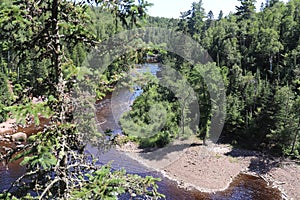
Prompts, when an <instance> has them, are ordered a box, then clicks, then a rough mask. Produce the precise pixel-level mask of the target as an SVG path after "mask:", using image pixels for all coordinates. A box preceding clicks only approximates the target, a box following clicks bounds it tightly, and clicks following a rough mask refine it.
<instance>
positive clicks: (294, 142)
mask: <svg viewBox="0 0 300 200" xmlns="http://www.w3.org/2000/svg"><path fill="white" fill-rule="evenodd" d="M299 133H300V119H299V122H298V127H297V129H296V134H295V137H294V140H293V144H292V150H291V154H292V153H293V152H294V151H295V146H296V143H297V139H298V135H299Z"/></svg>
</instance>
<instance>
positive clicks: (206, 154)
mask: <svg viewBox="0 0 300 200" xmlns="http://www.w3.org/2000/svg"><path fill="white" fill-rule="evenodd" d="M191 144H192V145H191ZM117 149H118V150H120V151H123V152H126V154H127V155H128V156H130V157H131V158H133V159H135V160H137V161H139V162H140V163H142V164H143V165H145V166H147V167H149V168H152V169H154V170H156V171H159V172H161V173H162V174H163V175H164V176H166V177H168V178H170V179H172V180H174V181H177V183H178V185H179V186H180V187H182V188H185V189H197V190H199V191H202V192H216V191H223V190H225V189H227V188H228V187H229V185H230V183H231V182H232V181H233V179H235V178H236V177H237V176H238V175H239V174H241V173H246V174H251V175H254V176H259V177H261V178H263V179H264V180H265V181H266V182H267V183H268V185H269V186H270V187H272V188H278V189H279V190H280V191H281V192H282V198H283V199H300V190H299V188H300V181H299V180H300V166H299V165H297V164H295V163H294V162H289V161H287V160H282V159H279V158H272V157H270V156H267V155H264V154H261V153H259V152H255V151H247V150H241V149H234V148H232V147H230V146H229V145H216V144H209V145H208V146H203V145H202V143H201V142H200V141H195V139H194V140H185V141H176V142H174V143H173V144H172V145H170V146H168V147H165V148H162V149H155V150H148V151H145V150H141V149H138V147H137V145H136V144H134V143H132V142H129V143H126V144H124V145H122V146H121V147H120V146H119V147H118V148H117Z"/></svg>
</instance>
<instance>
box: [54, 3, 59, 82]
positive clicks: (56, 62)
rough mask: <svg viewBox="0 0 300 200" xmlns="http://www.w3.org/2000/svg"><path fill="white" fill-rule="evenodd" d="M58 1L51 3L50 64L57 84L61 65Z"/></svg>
mask: <svg viewBox="0 0 300 200" xmlns="http://www.w3.org/2000/svg"><path fill="white" fill-rule="evenodd" d="M58 12H59V11H58V0H53V2H52V36H53V37H54V42H53V49H54V52H53V57H52V63H53V68H54V76H55V78H54V80H55V83H56V84H58V82H59V76H60V65H61V48H60V36H59V27H58V20H59V19H58Z"/></svg>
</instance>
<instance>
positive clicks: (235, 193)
mask: <svg viewBox="0 0 300 200" xmlns="http://www.w3.org/2000/svg"><path fill="white" fill-rule="evenodd" d="M158 70H159V67H158V64H147V65H144V66H143V67H142V68H141V69H139V70H138V71H140V72H144V71H150V72H151V73H152V74H154V75H155V74H156V73H157V71H158ZM141 93H142V90H141V88H139V87H135V91H129V90H126V89H120V90H119V92H118V97H115V96H114V95H110V96H108V98H106V99H105V100H103V101H102V102H98V104H97V108H98V110H97V118H98V121H99V122H101V123H100V124H101V129H102V130H106V129H111V130H113V131H114V132H115V133H119V132H120V126H119V124H118V118H119V117H120V115H121V113H122V112H124V111H126V110H128V109H130V104H131V103H132V101H133V100H134V98H136V97H137V96H138V95H140V94H141ZM111 99H112V100H111ZM114 99H124V102H125V103H126V104H125V106H124V109H115V108H114V105H111V104H113V103H116V102H117V101H118V100H115V101H114ZM116 110H117V111H116ZM116 112H120V113H116ZM114 115H117V117H116V116H114ZM20 131H21V130H20ZM2 145H3V144H1V143H0V146H2ZM86 151H88V152H89V153H91V154H93V155H95V156H96V157H98V158H99V162H98V163H99V164H107V163H108V162H110V161H113V162H112V168H113V169H115V170H117V169H121V168H125V169H126V171H127V172H128V173H134V174H139V175H141V176H147V175H152V176H154V177H160V178H161V179H162V181H160V182H159V183H158V185H159V192H161V193H163V194H165V195H166V199H170V200H177V199H178V200H185V199H186V200H190V199H191V200H193V199H215V200H219V199H222V200H248V199H249V200H252V199H253V200H261V199H265V200H268V199H274V200H276V199H281V195H280V192H279V191H278V190H277V189H273V188H271V187H269V186H268V185H267V183H266V182H265V181H264V180H263V179H261V178H258V177H254V176H250V175H245V174H241V175H239V176H238V177H237V178H235V179H234V181H233V182H232V183H231V184H230V187H229V188H228V189H227V190H225V191H222V192H216V193H202V192H199V191H186V190H184V189H180V188H179V187H178V186H177V183H176V182H174V181H171V180H169V179H167V178H165V177H163V176H162V174H160V173H158V172H154V171H152V170H150V169H148V168H146V167H145V166H143V165H141V164H140V163H138V162H137V161H135V160H133V159H131V158H130V157H128V156H127V155H125V154H124V153H122V152H119V151H117V150H115V149H113V148H112V149H110V150H109V151H107V152H105V153H103V152H100V151H99V149H98V148H96V147H93V146H91V145H87V148H86ZM24 173H25V169H24V167H22V166H20V165H19V162H14V163H10V164H9V166H8V168H6V167H4V166H1V164H0V192H1V191H3V190H5V189H8V188H9V186H10V183H12V182H13V181H14V180H16V179H17V178H18V177H19V176H21V175H22V174H24ZM199 181H201V177H199ZM120 199H124V200H125V199H126V200H127V199H128V197H127V196H121V197H120Z"/></svg>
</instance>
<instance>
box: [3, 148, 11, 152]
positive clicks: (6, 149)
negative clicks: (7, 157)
mask: <svg viewBox="0 0 300 200" xmlns="http://www.w3.org/2000/svg"><path fill="white" fill-rule="evenodd" d="M3 150H4V151H5V152H8V151H10V150H11V148H9V147H3Z"/></svg>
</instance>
